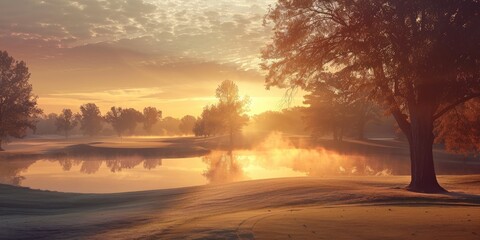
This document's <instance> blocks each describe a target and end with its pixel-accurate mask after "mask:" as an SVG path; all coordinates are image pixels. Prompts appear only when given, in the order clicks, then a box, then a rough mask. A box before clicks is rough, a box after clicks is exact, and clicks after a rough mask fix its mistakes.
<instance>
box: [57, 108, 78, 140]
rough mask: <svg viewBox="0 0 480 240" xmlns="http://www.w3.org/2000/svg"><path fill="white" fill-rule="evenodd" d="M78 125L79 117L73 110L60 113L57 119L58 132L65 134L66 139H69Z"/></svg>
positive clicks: (64, 110)
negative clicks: (71, 132)
mask: <svg viewBox="0 0 480 240" xmlns="http://www.w3.org/2000/svg"><path fill="white" fill-rule="evenodd" d="M77 124H78V120H77V116H75V115H74V114H73V112H72V110H71V109H68V108H67V109H63V110H62V113H60V115H58V116H57V117H56V119H55V126H56V127H57V131H61V132H63V134H64V135H65V137H66V138H68V136H69V133H70V131H71V130H73V129H74V128H75V127H76V126H77Z"/></svg>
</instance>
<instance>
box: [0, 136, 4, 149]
mask: <svg viewBox="0 0 480 240" xmlns="http://www.w3.org/2000/svg"><path fill="white" fill-rule="evenodd" d="M1 151H5V150H4V149H3V148H2V139H0V152H1Z"/></svg>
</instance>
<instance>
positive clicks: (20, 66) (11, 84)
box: [0, 51, 41, 151]
mask: <svg viewBox="0 0 480 240" xmlns="http://www.w3.org/2000/svg"><path fill="white" fill-rule="evenodd" d="M29 79H30V73H29V72H28V68H27V65H26V64H25V62H23V61H16V60H15V59H13V57H10V56H9V55H8V53H7V52H6V51H0V151H3V149H2V141H3V140H5V139H6V138H7V137H9V136H10V137H16V138H22V137H24V136H25V135H26V133H27V129H29V128H30V129H35V119H36V117H37V115H39V114H41V110H40V109H39V108H38V107H37V97H36V96H34V95H33V94H32V85H31V84H30V83H29V81H28V80H29Z"/></svg>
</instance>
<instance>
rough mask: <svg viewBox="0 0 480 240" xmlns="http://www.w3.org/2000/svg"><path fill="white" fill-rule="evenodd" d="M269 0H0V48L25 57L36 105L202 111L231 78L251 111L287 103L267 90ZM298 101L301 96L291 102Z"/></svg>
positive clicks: (169, 112)
mask: <svg viewBox="0 0 480 240" xmlns="http://www.w3.org/2000/svg"><path fill="white" fill-rule="evenodd" d="M274 3H275V1H274V0H233V1H227V0H128V1H127V0H123V1H120V0H118V1H116V0H82V1H80V0H79V1H73V0H44V1H41V0H22V1H0V49H1V50H7V51H8V52H9V53H10V55H12V56H13V57H15V58H16V59H19V60H24V61H26V62H27V65H28V66H29V68H30V72H31V73H32V77H31V82H32V84H33V87H34V92H35V94H37V95H38V96H39V104H40V107H41V108H43V109H44V110H45V112H46V113H49V112H59V111H60V110H61V109H62V108H72V109H73V110H74V111H77V110H78V107H79V105H81V104H84V103H87V102H94V103H96V104H97V105H98V106H100V107H101V109H102V112H105V111H106V110H107V109H109V108H110V107H111V106H120V107H134V108H137V109H142V108H143V107H145V106H155V107H157V108H159V109H161V110H163V112H164V116H175V117H181V116H183V115H185V114H192V115H199V114H200V112H201V111H202V108H203V106H204V105H206V104H208V103H214V102H215V98H214V93H215V88H216V86H217V85H218V84H219V83H220V82H221V81H222V80H225V79H230V80H234V81H235V82H237V84H238V85H239V88H240V93H241V94H242V95H245V94H246V95H249V96H250V97H251V99H252V105H251V112H250V113H251V114H256V113H259V112H262V111H265V110H278V109H280V108H282V107H285V105H284V104H282V102H283V101H282V97H283V94H284V92H285V90H281V89H272V90H265V88H264V77H263V76H262V73H261V72H260V71H259V69H258V63H259V57H260V49H261V48H262V47H263V46H264V45H265V43H267V42H268V41H269V39H270V36H271V26H264V25H263V16H264V15H265V13H266V12H267V10H268V5H269V4H274ZM301 102H302V96H301V95H297V98H296V99H295V100H294V102H293V104H299V103H301Z"/></svg>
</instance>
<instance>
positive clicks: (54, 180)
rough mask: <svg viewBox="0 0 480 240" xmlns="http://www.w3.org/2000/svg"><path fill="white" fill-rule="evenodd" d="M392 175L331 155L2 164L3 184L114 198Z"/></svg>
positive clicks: (257, 154)
mask: <svg viewBox="0 0 480 240" xmlns="http://www.w3.org/2000/svg"><path fill="white" fill-rule="evenodd" d="M390 173H391V172H390V171H389V170H388V168H386V167H385V166H383V165H382V164H381V165H379V166H376V165H375V166H374V165H369V164H367V163H366V162H365V161H364V159H361V158H358V157H354V156H340V155H336V154H333V153H329V152H325V151H323V152H322V151H313V150H298V149H296V150H294V149H288V150H285V151H279V150H275V151H235V152H233V153H232V152H223V151H215V152H212V153H211V154H209V155H206V156H202V157H192V158H169V159H159V158H145V157H140V156H124V157H116V158H114V159H104V158H103V159H102V158H57V159H38V160H8V161H0V183H5V184H12V185H19V186H25V187H30V188H33V189H42V190H53V191H62V192H82V193H111V192H126V191H141V190H150V189H166V188H178V187H187V186H196V185H204V184H217V183H226V182H234V181H243V180H252V179H266V178H279V177H299V176H328V175H338V174H343V175H352V174H362V175H363V174H369V175H385V174H390Z"/></svg>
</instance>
